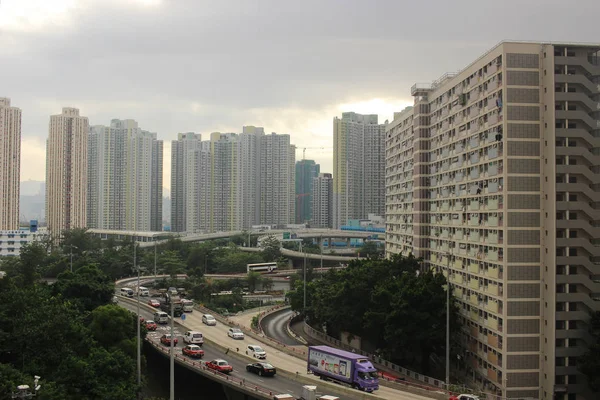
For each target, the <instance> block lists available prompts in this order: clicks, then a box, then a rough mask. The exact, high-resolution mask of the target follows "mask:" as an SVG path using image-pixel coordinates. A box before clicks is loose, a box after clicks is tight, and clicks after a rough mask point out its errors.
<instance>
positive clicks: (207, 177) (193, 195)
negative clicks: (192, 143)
mask: <svg viewBox="0 0 600 400" xmlns="http://www.w3.org/2000/svg"><path fill="white" fill-rule="evenodd" d="M210 150H211V142H210V141H208V140H205V141H203V142H201V143H200V145H199V146H197V147H196V148H195V149H194V150H193V153H194V154H193V155H190V157H189V160H190V162H191V164H190V167H189V168H188V172H187V173H188V180H187V182H186V184H187V185H189V187H188V189H187V201H186V205H185V206H186V209H187V211H186V231H187V232H190V233H208V232H212V231H211V229H210V223H211V206H212V201H211V200H212V186H211V184H212V183H211V182H212V181H211V179H212V155H211V151H210Z"/></svg>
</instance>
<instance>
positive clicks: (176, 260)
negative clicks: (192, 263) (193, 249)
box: [159, 250, 185, 278]
mask: <svg viewBox="0 0 600 400" xmlns="http://www.w3.org/2000/svg"><path fill="white" fill-rule="evenodd" d="M159 259H160V265H161V266H162V268H163V270H164V272H165V273H167V274H168V275H170V276H171V278H175V277H176V276H177V275H178V274H181V273H183V272H184V271H185V263H184V262H183V260H182V259H181V257H180V256H179V253H178V252H177V251H176V250H166V251H163V252H162V253H161V254H160V258H159Z"/></svg>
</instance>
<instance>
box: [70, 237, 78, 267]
mask: <svg viewBox="0 0 600 400" xmlns="http://www.w3.org/2000/svg"><path fill="white" fill-rule="evenodd" d="M73 247H75V248H76V249H77V250H79V247H77V246H73V243H71V272H73Z"/></svg>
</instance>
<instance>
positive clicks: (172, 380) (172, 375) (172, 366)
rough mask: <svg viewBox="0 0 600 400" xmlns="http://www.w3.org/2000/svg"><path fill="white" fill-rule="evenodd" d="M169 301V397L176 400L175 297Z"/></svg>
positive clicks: (170, 297)
mask: <svg viewBox="0 0 600 400" xmlns="http://www.w3.org/2000/svg"><path fill="white" fill-rule="evenodd" d="M169 301H170V302H171V343H170V347H171V352H170V354H169V361H170V362H169V367H170V370H171V373H170V377H169V381H170V387H171V395H170V397H169V399H170V400H175V330H174V329H173V326H174V324H175V322H174V321H175V310H174V309H175V307H174V306H173V303H174V302H173V297H172V296H169Z"/></svg>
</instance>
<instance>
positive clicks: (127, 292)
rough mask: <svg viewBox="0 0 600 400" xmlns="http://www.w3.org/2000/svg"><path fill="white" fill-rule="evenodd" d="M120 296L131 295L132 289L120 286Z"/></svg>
mask: <svg viewBox="0 0 600 400" xmlns="http://www.w3.org/2000/svg"><path fill="white" fill-rule="evenodd" d="M121 296H123V297H133V289H131V288H126V287H124V288H121Z"/></svg>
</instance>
